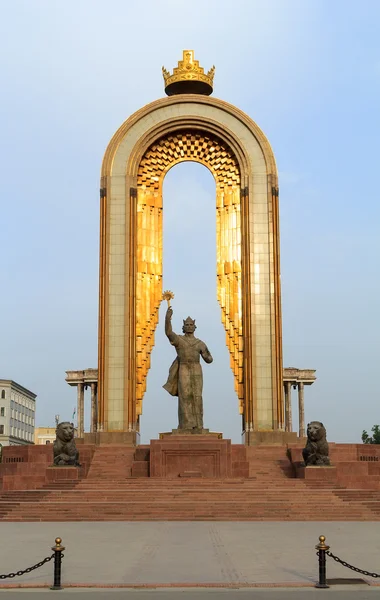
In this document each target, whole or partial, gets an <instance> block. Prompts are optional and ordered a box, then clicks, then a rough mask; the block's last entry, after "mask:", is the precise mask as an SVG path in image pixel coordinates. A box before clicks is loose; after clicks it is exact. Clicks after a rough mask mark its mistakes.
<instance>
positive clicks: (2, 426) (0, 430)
mask: <svg viewBox="0 0 380 600" xmlns="http://www.w3.org/2000/svg"><path fill="white" fill-rule="evenodd" d="M1 434H4V425H0V435H1Z"/></svg>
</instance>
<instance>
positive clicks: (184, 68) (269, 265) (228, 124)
mask: <svg viewBox="0 0 380 600" xmlns="http://www.w3.org/2000/svg"><path fill="white" fill-rule="evenodd" d="M189 74H190V75H191V76H192V77H193V79H192V80H189V78H188V76H189ZM212 75H213V73H212ZM164 76H165V72H164ZM202 77H203V79H204V78H206V79H207V78H208V82H210V80H211V83H212V77H211V75H210V73H209V74H208V75H207V76H206V75H204V73H203V69H201V67H199V64H198V62H197V61H195V60H194V57H193V53H192V51H185V52H184V59H183V61H180V62H179V66H178V68H177V69H175V70H174V75H173V76H170V75H169V74H168V73H167V72H166V83H167V92H168V93H169V91H171V92H172V95H170V96H169V97H168V98H164V99H161V100H158V101H155V102H153V103H151V104H149V105H147V106H145V107H143V108H142V109H140V110H139V111H137V112H136V113H135V114H134V115H132V116H131V117H130V118H129V119H127V121H125V123H123V125H122V126H121V127H120V128H119V130H118V131H117V132H116V133H115V135H114V136H113V138H112V139H111V141H110V143H109V145H108V148H107V150H106V153H105V156H104V160H103V166H102V176H101V228H100V310H99V363H98V381H99V397H98V431H107V432H117V431H119V432H128V431H129V432H132V433H133V432H138V430H139V416H140V414H141V413H142V402H143V396H144V392H145V382H146V376H147V373H148V370H149V367H150V353H151V350H152V348H153V345H154V332H155V329H156V326H157V323H158V309H159V305H160V302H161V299H162V291H163V290H162V211H163V199H162V184H163V180H164V177H165V175H166V173H167V172H168V170H169V169H170V168H172V167H173V166H174V165H175V164H177V163H179V162H184V161H188V160H191V161H196V162H200V163H202V164H204V165H205V166H206V167H207V168H208V169H209V170H210V171H211V173H212V174H213V176H214V179H215V184H216V227H217V272H216V277H217V289H218V301H219V304H220V306H221V311H222V321H223V324H224V327H225V330H226V340H227V346H228V349H229V353H230V362H231V368H232V370H233V374H234V379H235V390H236V393H237V398H238V409H239V411H240V413H241V414H242V429H243V432H244V433H245V434H246V442H247V443H249V438H250V434H251V433H252V432H267V431H268V432H273V431H283V429H284V408H283V382H282V339H281V295H280V269H279V218H278V182H277V171H276V164H275V159H274V155H273V152H272V150H271V147H270V144H269V142H268V140H267V139H266V137H265V136H264V134H263V132H262V131H261V130H260V128H259V127H258V126H257V125H256V124H255V123H254V122H253V121H252V120H251V119H250V118H249V117H248V116H247V115H245V114H244V113H243V112H242V111H240V110H239V109H237V108H236V107H234V106H232V105H230V104H228V103H226V102H224V101H222V100H218V99H215V98H210V97H208V96H206V95H204V93H205V92H204V91H203V92H201V93H199V89H200V88H197V83H199V81H201V82H202V81H203V80H202ZM173 78H174V79H176V81H170V80H173ZM181 78H182V79H181ZM189 81H190V83H191V81H193V83H194V86H193V87H191V85H190V84H189ZM168 82H169V83H168ZM181 82H182V83H185V84H186V85H185V88H181ZM173 83H176V85H177V87H176V88H175V90H174V91H173V90H170V89H169V88H170V85H172V84H173ZM203 83H204V81H203ZM202 89H203V88H202ZM211 90H212V87H211ZM183 91H185V92H186V93H182V92H183ZM188 91H192V92H193V93H187V92H188Z"/></svg>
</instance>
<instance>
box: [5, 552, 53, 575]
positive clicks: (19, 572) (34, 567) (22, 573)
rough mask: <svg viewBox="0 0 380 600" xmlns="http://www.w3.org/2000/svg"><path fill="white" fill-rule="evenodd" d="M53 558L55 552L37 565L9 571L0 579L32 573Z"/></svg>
mask: <svg viewBox="0 0 380 600" xmlns="http://www.w3.org/2000/svg"><path fill="white" fill-rule="evenodd" d="M61 556H63V554H61ZM53 558H54V553H53V554H52V555H51V556H47V557H46V558H44V559H43V560H41V562H39V563H37V564H36V565H33V567H28V568H27V569H24V570H23V571H17V572H16V573H8V575H0V579H13V577H20V576H21V575H25V573H31V571H34V570H35V569H39V568H40V567H42V566H43V565H45V564H46V563H48V562H50V561H51V560H52V559H53Z"/></svg>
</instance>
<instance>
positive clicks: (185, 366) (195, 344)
mask: <svg viewBox="0 0 380 600" xmlns="http://www.w3.org/2000/svg"><path fill="white" fill-rule="evenodd" d="M168 337H169V336H168ZM169 339H170V343H171V344H172V345H173V346H175V348H176V350H177V358H176V359H175V361H174V362H173V364H172V365H171V367H170V369H169V377H168V380H167V382H166V384H165V385H164V386H163V388H164V389H165V390H166V391H167V392H169V394H171V395H172V396H178V428H179V429H203V400H202V390H203V375H202V367H201V365H200V357H201V356H202V358H203V359H204V361H205V362H207V363H211V362H212V360H213V359H212V356H211V354H210V352H209V350H208V348H207V346H206V344H205V343H204V342H202V340H199V339H198V338H196V337H193V336H186V335H177V334H176V333H174V332H172V333H171V334H170V337H169Z"/></svg>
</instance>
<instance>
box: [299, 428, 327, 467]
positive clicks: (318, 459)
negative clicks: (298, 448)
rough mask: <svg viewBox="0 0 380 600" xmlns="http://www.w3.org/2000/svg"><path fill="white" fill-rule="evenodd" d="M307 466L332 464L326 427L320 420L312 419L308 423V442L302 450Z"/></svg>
mask: <svg viewBox="0 0 380 600" xmlns="http://www.w3.org/2000/svg"><path fill="white" fill-rule="evenodd" d="M302 456H303V459H304V461H305V466H306V467H308V466H309V465H310V466H319V467H326V466H329V465H330V459H329V445H328V443H327V440H326V429H325V427H324V425H323V423H321V422H320V421H312V422H311V423H308V425H307V442H306V446H305V448H304V449H303V450H302Z"/></svg>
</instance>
